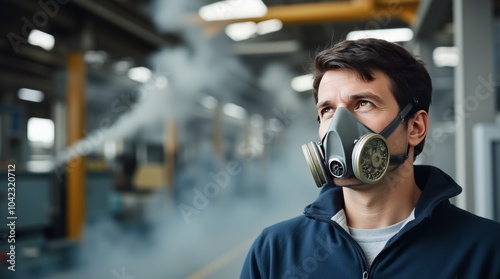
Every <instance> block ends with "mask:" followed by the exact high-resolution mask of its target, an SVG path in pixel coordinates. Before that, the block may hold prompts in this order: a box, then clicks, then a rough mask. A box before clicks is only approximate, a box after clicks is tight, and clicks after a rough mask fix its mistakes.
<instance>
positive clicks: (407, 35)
mask: <svg viewBox="0 0 500 279" xmlns="http://www.w3.org/2000/svg"><path fill="white" fill-rule="evenodd" d="M366 38H374V39H382V40H386V41H389V42H407V41H409V40H411V39H412V38H413V31H412V30H411V29H410V28H394V29H377V30H363V31H351V32H349V33H348V34H347V39H348V40H358V39H366Z"/></svg>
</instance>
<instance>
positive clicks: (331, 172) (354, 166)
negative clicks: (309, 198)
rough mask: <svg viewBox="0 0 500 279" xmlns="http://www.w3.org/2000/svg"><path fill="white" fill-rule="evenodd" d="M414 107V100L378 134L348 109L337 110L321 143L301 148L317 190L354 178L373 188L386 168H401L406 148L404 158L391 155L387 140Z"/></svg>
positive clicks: (401, 155) (402, 155)
mask: <svg viewBox="0 0 500 279" xmlns="http://www.w3.org/2000/svg"><path fill="white" fill-rule="evenodd" d="M416 105H417V101H416V100H414V101H413V102H412V103H409V104H408V105H406V106H405V107H404V108H403V110H401V112H400V113H399V114H398V116H396V118H395V119H394V120H393V121H392V122H391V123H389V125H387V127H386V128H385V129H384V130H383V131H382V132H380V133H379V134H378V133H375V132H374V131H372V130H371V129H370V128H368V127H366V126H365V125H363V124H362V123H361V122H359V121H358V120H357V119H356V117H354V115H352V114H351V112H350V111H349V110H348V109H346V108H344V107H339V108H337V109H336V110H335V114H334V116H333V118H332V120H331V122H330V126H329V127H328V131H327V133H326V135H325V136H324V137H323V139H322V140H321V142H318V143H316V142H310V143H308V144H304V145H302V152H303V153H304V156H305V158H306V161H307V165H308V166H309V169H310V170H311V174H312V176H313V178H314V181H315V182H316V186H318V187H321V186H323V184H325V183H327V182H331V181H332V180H333V178H341V179H342V178H349V177H352V176H353V175H354V176H355V177H356V178H357V179H359V180H360V181H361V182H363V183H366V184H374V183H377V182H378V181H380V180H381V179H382V177H383V176H384V174H385V173H386V172H387V169H388V167H389V165H400V164H403V163H404V162H405V161H406V159H407V158H408V151H409V148H408V150H407V152H406V154H398V155H391V153H390V150H389V147H388V145H387V141H386V138H387V137H389V136H390V135H391V134H392V132H394V130H396V128H397V127H398V126H399V124H401V122H403V121H404V119H405V118H406V116H407V115H408V114H409V113H410V111H412V109H413V108H414V107H416Z"/></svg>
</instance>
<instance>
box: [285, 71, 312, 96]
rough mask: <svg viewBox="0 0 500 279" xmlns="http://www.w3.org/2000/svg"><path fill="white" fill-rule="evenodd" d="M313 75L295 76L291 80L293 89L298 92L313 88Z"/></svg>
mask: <svg viewBox="0 0 500 279" xmlns="http://www.w3.org/2000/svg"><path fill="white" fill-rule="evenodd" d="M312 83H313V75H312V74H308V75H303V76H298V77H294V78H293V79H292V82H291V84H290V85H291V86H292V89H293V90H295V91H297V92H304V91H308V90H311V89H313V86H312Z"/></svg>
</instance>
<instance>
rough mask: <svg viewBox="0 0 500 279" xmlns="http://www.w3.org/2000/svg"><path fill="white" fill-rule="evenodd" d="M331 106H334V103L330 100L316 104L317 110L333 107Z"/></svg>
mask: <svg viewBox="0 0 500 279" xmlns="http://www.w3.org/2000/svg"><path fill="white" fill-rule="evenodd" d="M331 106H332V102H331V101H330V100H324V101H321V102H318V103H317V104H316V109H319V108H322V107H331Z"/></svg>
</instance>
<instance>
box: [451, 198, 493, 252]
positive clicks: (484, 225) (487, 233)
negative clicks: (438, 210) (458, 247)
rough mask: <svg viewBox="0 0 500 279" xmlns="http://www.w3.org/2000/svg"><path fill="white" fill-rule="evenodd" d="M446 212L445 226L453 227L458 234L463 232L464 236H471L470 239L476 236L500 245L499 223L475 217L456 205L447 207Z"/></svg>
mask: <svg viewBox="0 0 500 279" xmlns="http://www.w3.org/2000/svg"><path fill="white" fill-rule="evenodd" d="M445 211H446V212H445V215H444V216H443V217H445V218H444V220H446V221H445V224H444V225H447V226H450V225H451V227H452V228H454V229H455V230H456V232H457V233H458V232H460V231H462V232H463V233H464V234H467V235H469V238H474V237H473V236H476V237H478V238H481V239H482V240H484V241H486V240H487V239H490V240H491V241H494V242H495V243H498V244H500V238H499V237H498V235H500V223H499V222H497V221H494V220H491V219H487V218H484V217H481V216H478V215H475V214H473V213H471V212H469V211H466V210H464V209H461V208H459V207H456V206H454V205H449V206H447V209H446V210H445Z"/></svg>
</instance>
